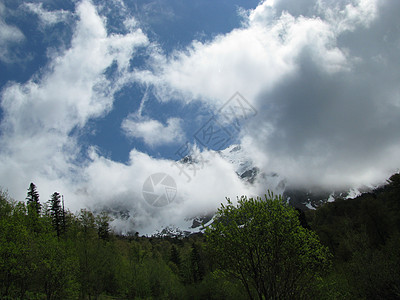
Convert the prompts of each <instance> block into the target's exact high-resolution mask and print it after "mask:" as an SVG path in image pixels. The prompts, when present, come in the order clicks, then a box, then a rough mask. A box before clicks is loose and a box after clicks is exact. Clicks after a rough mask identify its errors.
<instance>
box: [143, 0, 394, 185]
mask: <svg viewBox="0 0 400 300" xmlns="http://www.w3.org/2000/svg"><path fill="white" fill-rule="evenodd" d="M301 3H302V4H304V5H297V4H293V2H290V1H286V0H281V1H264V2H262V3H261V4H260V5H259V6H258V7H257V8H256V9H254V10H250V11H248V12H247V14H244V13H243V12H242V13H241V15H242V16H246V15H247V16H248V19H247V22H244V26H243V27H242V28H238V29H236V30H233V31H232V32H230V33H228V34H225V35H220V36H217V37H216V38H214V39H213V40H210V41H207V42H204V43H201V42H198V41H194V42H193V43H192V45H191V46H190V47H188V48H187V49H185V50H184V51H177V52H175V53H174V54H173V55H171V56H170V57H167V58H164V57H161V58H159V59H158V61H157V62H156V63H155V64H157V67H154V69H155V70H156V72H155V76H153V77H152V76H149V74H148V73H146V74H143V77H142V79H143V81H145V82H150V83H153V84H155V85H156V89H158V91H159V93H160V94H161V97H160V98H161V99H165V100H168V99H171V98H174V99H177V98H179V96H178V94H177V93H178V92H179V93H181V96H180V99H182V101H184V102H187V101H192V100H193V99H196V100H199V101H203V102H206V103H208V104H210V105H213V106H214V107H215V108H218V107H219V106H220V104H221V103H222V102H224V101H226V100H227V99H229V97H230V95H232V94H233V93H234V92H235V91H239V92H240V93H241V94H243V95H244V96H245V97H246V99H248V100H249V101H250V102H251V104H252V105H253V106H255V107H256V109H257V110H258V112H259V113H258V114H257V116H256V117H255V118H254V119H251V120H250V123H249V126H248V128H247V129H248V130H247V131H243V132H242V136H243V138H246V141H247V142H249V143H251V144H252V145H253V146H254V147H260V148H261V149H262V152H263V154H262V155H263V156H264V157H263V158H259V160H260V161H262V162H263V164H262V165H261V166H262V168H263V170H266V171H278V172H279V173H281V174H283V175H284V176H286V177H287V178H288V179H290V181H291V183H292V184H294V183H297V184H301V185H309V184H310V182H312V183H313V184H315V185H319V184H321V185H323V186H326V187H329V186H331V187H333V186H336V187H343V186H346V185H359V184H362V183H365V184H369V183H372V182H374V183H376V182H379V181H382V180H384V179H385V178H386V177H387V176H388V175H389V174H390V172H394V171H395V170H396V169H397V168H398V167H399V165H400V161H399V158H398V156H397V155H394V153H395V152H394V151H393V149H397V148H398V147H399V146H400V144H399V143H398V142H397V141H399V134H398V133H397V132H396V131H394V130H393V128H395V127H398V126H399V125H400V124H398V117H396V116H398V113H399V111H398V106H396V104H395V103H398V95H399V85H398V83H397V82H396V80H398V79H399V72H398V67H399V55H398V53H399V51H398V50H399V38H398V34H399V22H398V21H397V20H398V18H397V17H395V13H394V12H395V11H398V9H399V4H396V3H394V2H390V3H388V2H384V1H378V0H357V1H356V0H355V1H329V0H326V1H323V0H321V1H310V0H305V1H302V2H301ZM389 49H390V50H389ZM388 62H390V63H389V64H391V65H390V66H389V64H388ZM372 74H375V75H372ZM378 74H379V75H378ZM394 99H397V100H394ZM384 120H385V121H384ZM389 124H390V125H389ZM374 139H379V140H380V141H381V142H380V143H373V142H372V141H373V140H374ZM251 140H253V142H251ZM388 153H391V155H389V154H388Z"/></svg>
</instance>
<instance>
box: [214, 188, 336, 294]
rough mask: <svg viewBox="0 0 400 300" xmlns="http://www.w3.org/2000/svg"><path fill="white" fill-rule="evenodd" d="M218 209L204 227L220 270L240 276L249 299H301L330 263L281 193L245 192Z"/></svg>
mask: <svg viewBox="0 0 400 300" xmlns="http://www.w3.org/2000/svg"><path fill="white" fill-rule="evenodd" d="M227 200H228V204H227V205H222V207H221V208H220V209H219V210H218V213H217V217H216V220H215V222H214V223H213V224H212V225H211V226H210V227H209V228H207V230H206V238H207V242H208V246H209V248H210V251H211V252H212V253H213V255H214V257H216V262H217V264H218V266H219V267H220V268H221V270H222V271H223V272H224V273H225V274H226V275H229V276H231V277H234V278H237V279H238V280H240V282H241V283H242V284H243V286H244V287H245V289H246V291H247V293H248V295H249V297H250V298H251V299H253V298H259V299H299V298H303V297H304V298H306V297H308V296H309V295H310V289H311V287H312V284H313V283H314V282H315V281H316V280H318V279H319V276H320V275H321V273H322V272H323V271H324V270H325V269H326V268H327V267H328V266H329V252H328V249H327V248H326V247H325V246H322V245H321V244H320V242H319V240H318V237H317V235H316V234H315V233H314V232H312V231H310V230H308V229H305V228H303V227H302V226H301V225H300V221H299V218H298V213H297V212H296V210H295V209H294V208H292V207H290V206H288V205H287V204H286V203H284V202H283V199H282V198H281V197H280V196H273V194H269V195H268V196H267V195H265V199H264V200H263V199H261V198H256V199H254V198H249V199H248V198H247V197H245V196H243V197H242V198H240V199H238V203H237V205H234V204H233V203H232V202H231V201H230V200H229V199H227Z"/></svg>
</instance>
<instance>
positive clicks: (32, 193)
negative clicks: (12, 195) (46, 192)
mask: <svg viewBox="0 0 400 300" xmlns="http://www.w3.org/2000/svg"><path fill="white" fill-rule="evenodd" d="M26 205H27V207H28V212H35V213H36V214H37V215H39V214H40V210H41V208H42V205H41V204H40V201H39V193H38V191H37V189H36V185H35V184H34V183H33V182H31V184H30V185H29V188H28V193H27V196H26Z"/></svg>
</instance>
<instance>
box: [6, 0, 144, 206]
mask: <svg viewBox="0 0 400 300" xmlns="http://www.w3.org/2000/svg"><path fill="white" fill-rule="evenodd" d="M76 13H77V15H78V16H79V21H78V23H77V24H76V29H75V32H74V36H73V39H72V43H71V44H72V46H71V48H69V49H67V50H66V51H65V52H63V53H62V54H60V55H59V56H57V57H55V58H54V59H53V60H52V61H51V63H50V64H49V65H48V66H47V67H46V69H45V71H44V72H43V76H41V78H40V79H38V78H37V77H34V78H32V79H31V80H29V81H28V82H26V83H24V84H19V83H12V84H9V85H8V86H7V87H6V88H5V89H4V90H3V91H2V95H1V108H2V110H3V120H2V123H1V130H2V132H1V133H2V136H1V141H2V147H1V169H2V173H1V181H2V182H4V183H7V186H8V187H9V188H10V189H13V190H18V189H17V188H16V187H17V186H19V187H20V188H19V190H20V192H19V194H18V196H19V197H18V198H19V199H24V196H23V191H24V189H21V186H25V185H26V184H27V182H28V181H30V180H34V181H35V182H36V183H37V184H38V185H39V184H41V185H42V186H46V187H47V188H50V184H48V183H47V184H46V183H44V182H52V181H58V182H62V183H63V184H62V185H61V186H62V187H63V190H64V191H65V190H68V189H67V188H66V186H68V184H69V182H72V183H74V181H75V180H78V179H77V177H76V174H79V172H78V171H77V169H79V167H78V166H76V165H74V163H73V162H74V161H75V160H76V159H78V158H79V152H80V151H81V149H80V148H79V145H77V144H76V138H75V137H74V136H72V135H70V133H71V131H72V130H73V129H74V128H82V127H83V126H84V125H85V124H86V122H87V121H88V120H89V119H91V118H95V117H99V116H102V115H104V114H105V113H107V112H108V111H109V110H110V109H111V108H112V105H113V94H114V92H115V91H117V90H118V87H119V86H118V82H114V81H111V80H109V79H107V78H106V76H105V74H104V72H105V70H106V69H107V68H108V67H109V66H110V65H111V64H112V63H113V62H116V63H117V65H118V70H117V72H118V74H119V77H120V78H123V77H124V75H123V74H124V72H126V69H127V67H128V65H129V59H130V58H131V57H132V55H133V53H134V52H135V50H136V49H137V48H138V47H142V46H144V45H146V44H147V43H148V40H147V38H146V36H145V35H144V34H143V33H142V32H141V30H140V29H135V30H134V31H130V32H129V33H127V34H126V35H107V32H106V29H105V24H104V20H103V19H102V18H101V17H100V16H99V15H98V13H97V12H96V9H95V7H94V6H93V4H92V3H91V2H89V1H82V2H81V3H80V4H79V5H78V6H77V11H76ZM10 174H13V176H12V178H13V180H12V182H9V180H8V178H10ZM74 178H75V179H74ZM58 186H60V184H54V186H53V188H57V187H58ZM47 188H46V192H45V194H49V195H50V193H51V190H47ZM69 190H71V189H69Z"/></svg>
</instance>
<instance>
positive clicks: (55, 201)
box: [48, 192, 63, 237]
mask: <svg viewBox="0 0 400 300" xmlns="http://www.w3.org/2000/svg"><path fill="white" fill-rule="evenodd" d="M48 202H49V211H50V216H51V219H52V224H53V227H54V230H55V231H56V232H57V236H58V237H59V236H60V235H61V229H62V228H63V212H62V207H61V196H60V194H59V193H57V192H54V193H53V194H52V195H51V199H50V200H49V201H48Z"/></svg>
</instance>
